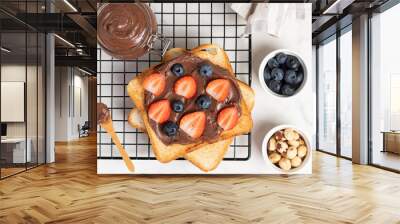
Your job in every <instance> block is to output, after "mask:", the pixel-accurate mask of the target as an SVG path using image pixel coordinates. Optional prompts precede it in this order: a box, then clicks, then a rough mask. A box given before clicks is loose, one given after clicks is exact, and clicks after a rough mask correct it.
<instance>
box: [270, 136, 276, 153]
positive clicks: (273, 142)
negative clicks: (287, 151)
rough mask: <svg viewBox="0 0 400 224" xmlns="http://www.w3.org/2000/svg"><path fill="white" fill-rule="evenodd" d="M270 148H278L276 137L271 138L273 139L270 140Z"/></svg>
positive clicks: (272, 149) (273, 149) (271, 149)
mask: <svg viewBox="0 0 400 224" xmlns="http://www.w3.org/2000/svg"><path fill="white" fill-rule="evenodd" d="M268 150H269V151H275V150H276V140H275V139H274V138H271V139H270V140H269V143H268Z"/></svg>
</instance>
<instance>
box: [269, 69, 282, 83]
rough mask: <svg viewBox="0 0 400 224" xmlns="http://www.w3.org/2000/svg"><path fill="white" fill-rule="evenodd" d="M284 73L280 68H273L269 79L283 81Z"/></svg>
mask: <svg viewBox="0 0 400 224" xmlns="http://www.w3.org/2000/svg"><path fill="white" fill-rule="evenodd" d="M283 76H284V72H283V70H282V69H280V68H274V69H272V71H271V78H272V79H273V80H276V81H281V80H282V79H283Z"/></svg>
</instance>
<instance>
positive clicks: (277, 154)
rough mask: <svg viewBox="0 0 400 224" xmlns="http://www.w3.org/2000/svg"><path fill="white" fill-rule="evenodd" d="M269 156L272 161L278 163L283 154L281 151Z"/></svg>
mask: <svg viewBox="0 0 400 224" xmlns="http://www.w3.org/2000/svg"><path fill="white" fill-rule="evenodd" d="M268 158H269V160H271V162H272V163H277V162H279V160H281V158H282V156H281V155H280V154H279V153H276V152H273V153H272V154H271V155H269V157H268Z"/></svg>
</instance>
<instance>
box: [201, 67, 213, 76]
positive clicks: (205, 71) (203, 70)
mask: <svg viewBox="0 0 400 224" xmlns="http://www.w3.org/2000/svg"><path fill="white" fill-rule="evenodd" d="M199 72H200V75H202V76H206V77H211V75H212V73H213V69H212V67H211V65H202V66H201V67H200V69H199Z"/></svg>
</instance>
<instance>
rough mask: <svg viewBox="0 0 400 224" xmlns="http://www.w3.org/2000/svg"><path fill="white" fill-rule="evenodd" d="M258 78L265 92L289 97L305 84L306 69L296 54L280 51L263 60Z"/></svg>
mask: <svg viewBox="0 0 400 224" xmlns="http://www.w3.org/2000/svg"><path fill="white" fill-rule="evenodd" d="M258 77H259V79H260V83H261V86H262V87H263V89H264V90H265V91H266V92H270V93H272V94H274V95H276V96H280V97H291V96H294V95H296V94H297V93H298V92H300V91H301V89H302V88H303V86H304V84H305V83H306V79H307V68H306V66H305V63H304V61H303V59H302V58H301V57H300V56H299V55H298V54H297V53H295V52H292V51H289V50H283V49H281V50H276V51H273V52H271V53H270V54H268V55H267V56H266V57H265V58H264V59H263V61H262V62H261V65H260V69H259V75H258Z"/></svg>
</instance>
